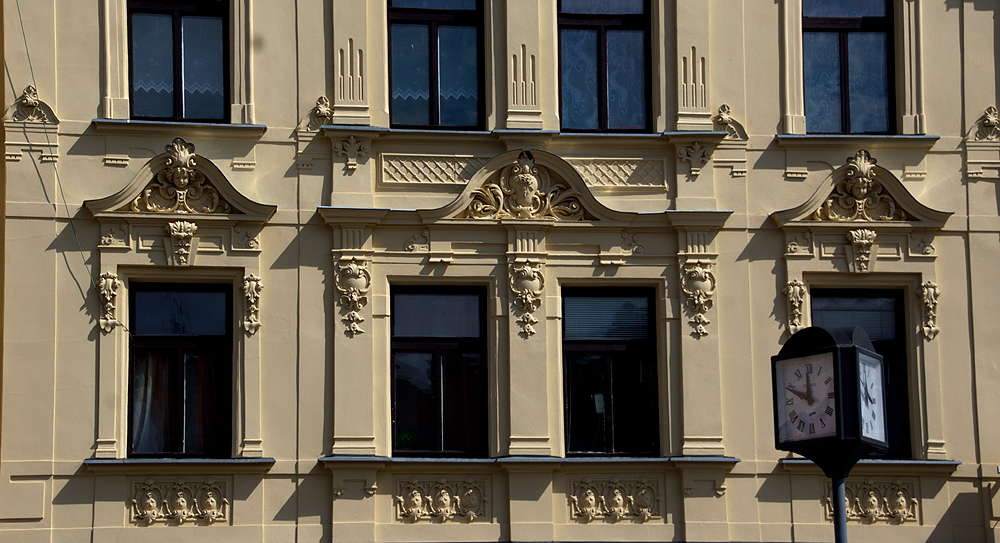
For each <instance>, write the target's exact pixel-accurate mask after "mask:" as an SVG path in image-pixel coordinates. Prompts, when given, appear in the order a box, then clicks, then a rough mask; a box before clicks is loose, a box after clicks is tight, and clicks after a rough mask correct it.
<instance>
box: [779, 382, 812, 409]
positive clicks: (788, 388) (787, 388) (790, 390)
mask: <svg viewBox="0 0 1000 543" xmlns="http://www.w3.org/2000/svg"><path fill="white" fill-rule="evenodd" d="M785 390H787V391H788V392H791V393H792V394H795V395H796V396H798V397H799V398H802V399H803V400H805V401H807V402H809V403H810V405H812V402H810V401H809V396H806V395H805V394H803V393H801V392H799V391H798V390H795V389H794V388H792V386H791V385H788V386H786V387H785Z"/></svg>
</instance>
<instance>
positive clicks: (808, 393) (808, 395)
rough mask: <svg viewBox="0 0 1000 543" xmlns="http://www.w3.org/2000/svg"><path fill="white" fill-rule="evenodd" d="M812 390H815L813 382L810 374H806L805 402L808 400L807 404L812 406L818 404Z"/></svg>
mask: <svg viewBox="0 0 1000 543" xmlns="http://www.w3.org/2000/svg"><path fill="white" fill-rule="evenodd" d="M812 389H813V386H812V381H811V380H810V379H809V374H808V373H806V398H805V400H806V403H808V404H809V405H812V404H814V403H816V398H813V393H812Z"/></svg>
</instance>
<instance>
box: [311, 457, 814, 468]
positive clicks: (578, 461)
mask: <svg viewBox="0 0 1000 543" xmlns="http://www.w3.org/2000/svg"><path fill="white" fill-rule="evenodd" d="M319 462H320V463H323V464H326V466H327V467H328V468H331V469H332V468H333V466H335V465H341V464H366V465H371V464H378V465H383V464H484V465H485V464H504V465H507V464H536V465H538V464H549V465H553V466H554V467H558V466H559V465H563V464H566V465H582V464H588V465H593V464H597V463H600V464H673V465H674V466H676V467H684V468H687V467H695V466H696V465H697V466H699V467H704V466H719V467H721V466H734V465H736V464H737V463H739V462H740V459H739V458H735V457H732V456H578V457H567V458H563V457H558V456H501V457H497V458H426V457H388V456H347V455H343V456H341V455H338V456H324V457H322V458H320V459H319ZM806 462H808V460H807V461H806ZM810 463H811V462H810Z"/></svg>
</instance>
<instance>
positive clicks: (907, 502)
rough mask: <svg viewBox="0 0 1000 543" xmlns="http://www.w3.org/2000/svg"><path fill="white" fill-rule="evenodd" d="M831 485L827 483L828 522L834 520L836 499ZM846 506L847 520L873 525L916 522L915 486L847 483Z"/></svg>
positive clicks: (907, 484)
mask: <svg viewBox="0 0 1000 543" xmlns="http://www.w3.org/2000/svg"><path fill="white" fill-rule="evenodd" d="M830 494H831V488H830V483H827V498H826V499H825V504H824V509H825V510H826V518H827V520H832V519H833V499H832V498H831V497H830ZM844 502H845V505H846V506H847V520H856V521H860V522H866V523H868V524H874V523H875V522H879V521H885V522H895V523H896V524H902V523H904V522H906V521H915V520H916V519H917V505H918V502H917V499H916V498H915V497H914V494H913V483H906V482H901V481H898V480H896V481H891V482H890V481H878V482H876V481H872V480H871V479H867V480H865V481H864V482H848V483H847V484H846V485H845V486H844Z"/></svg>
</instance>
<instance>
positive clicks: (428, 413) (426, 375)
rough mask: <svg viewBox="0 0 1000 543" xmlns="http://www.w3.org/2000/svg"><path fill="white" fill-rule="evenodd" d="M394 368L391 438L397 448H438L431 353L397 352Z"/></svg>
mask: <svg viewBox="0 0 1000 543" xmlns="http://www.w3.org/2000/svg"><path fill="white" fill-rule="evenodd" d="M393 370H394V371H395V374H394V375H395V377H394V382H395V391H394V394H395V418H396V420H395V428H394V432H395V438H394V441H393V446H394V448H395V449H399V450H412V451H436V450H440V448H441V430H440V428H441V424H440V422H441V420H440V417H441V405H440V400H441V397H440V395H437V401H435V396H436V395H435V390H434V388H435V387H434V383H435V382H436V381H437V380H438V376H437V375H435V374H434V356H433V355H432V353H406V352H402V353H401V352H397V353H394V355H393Z"/></svg>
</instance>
